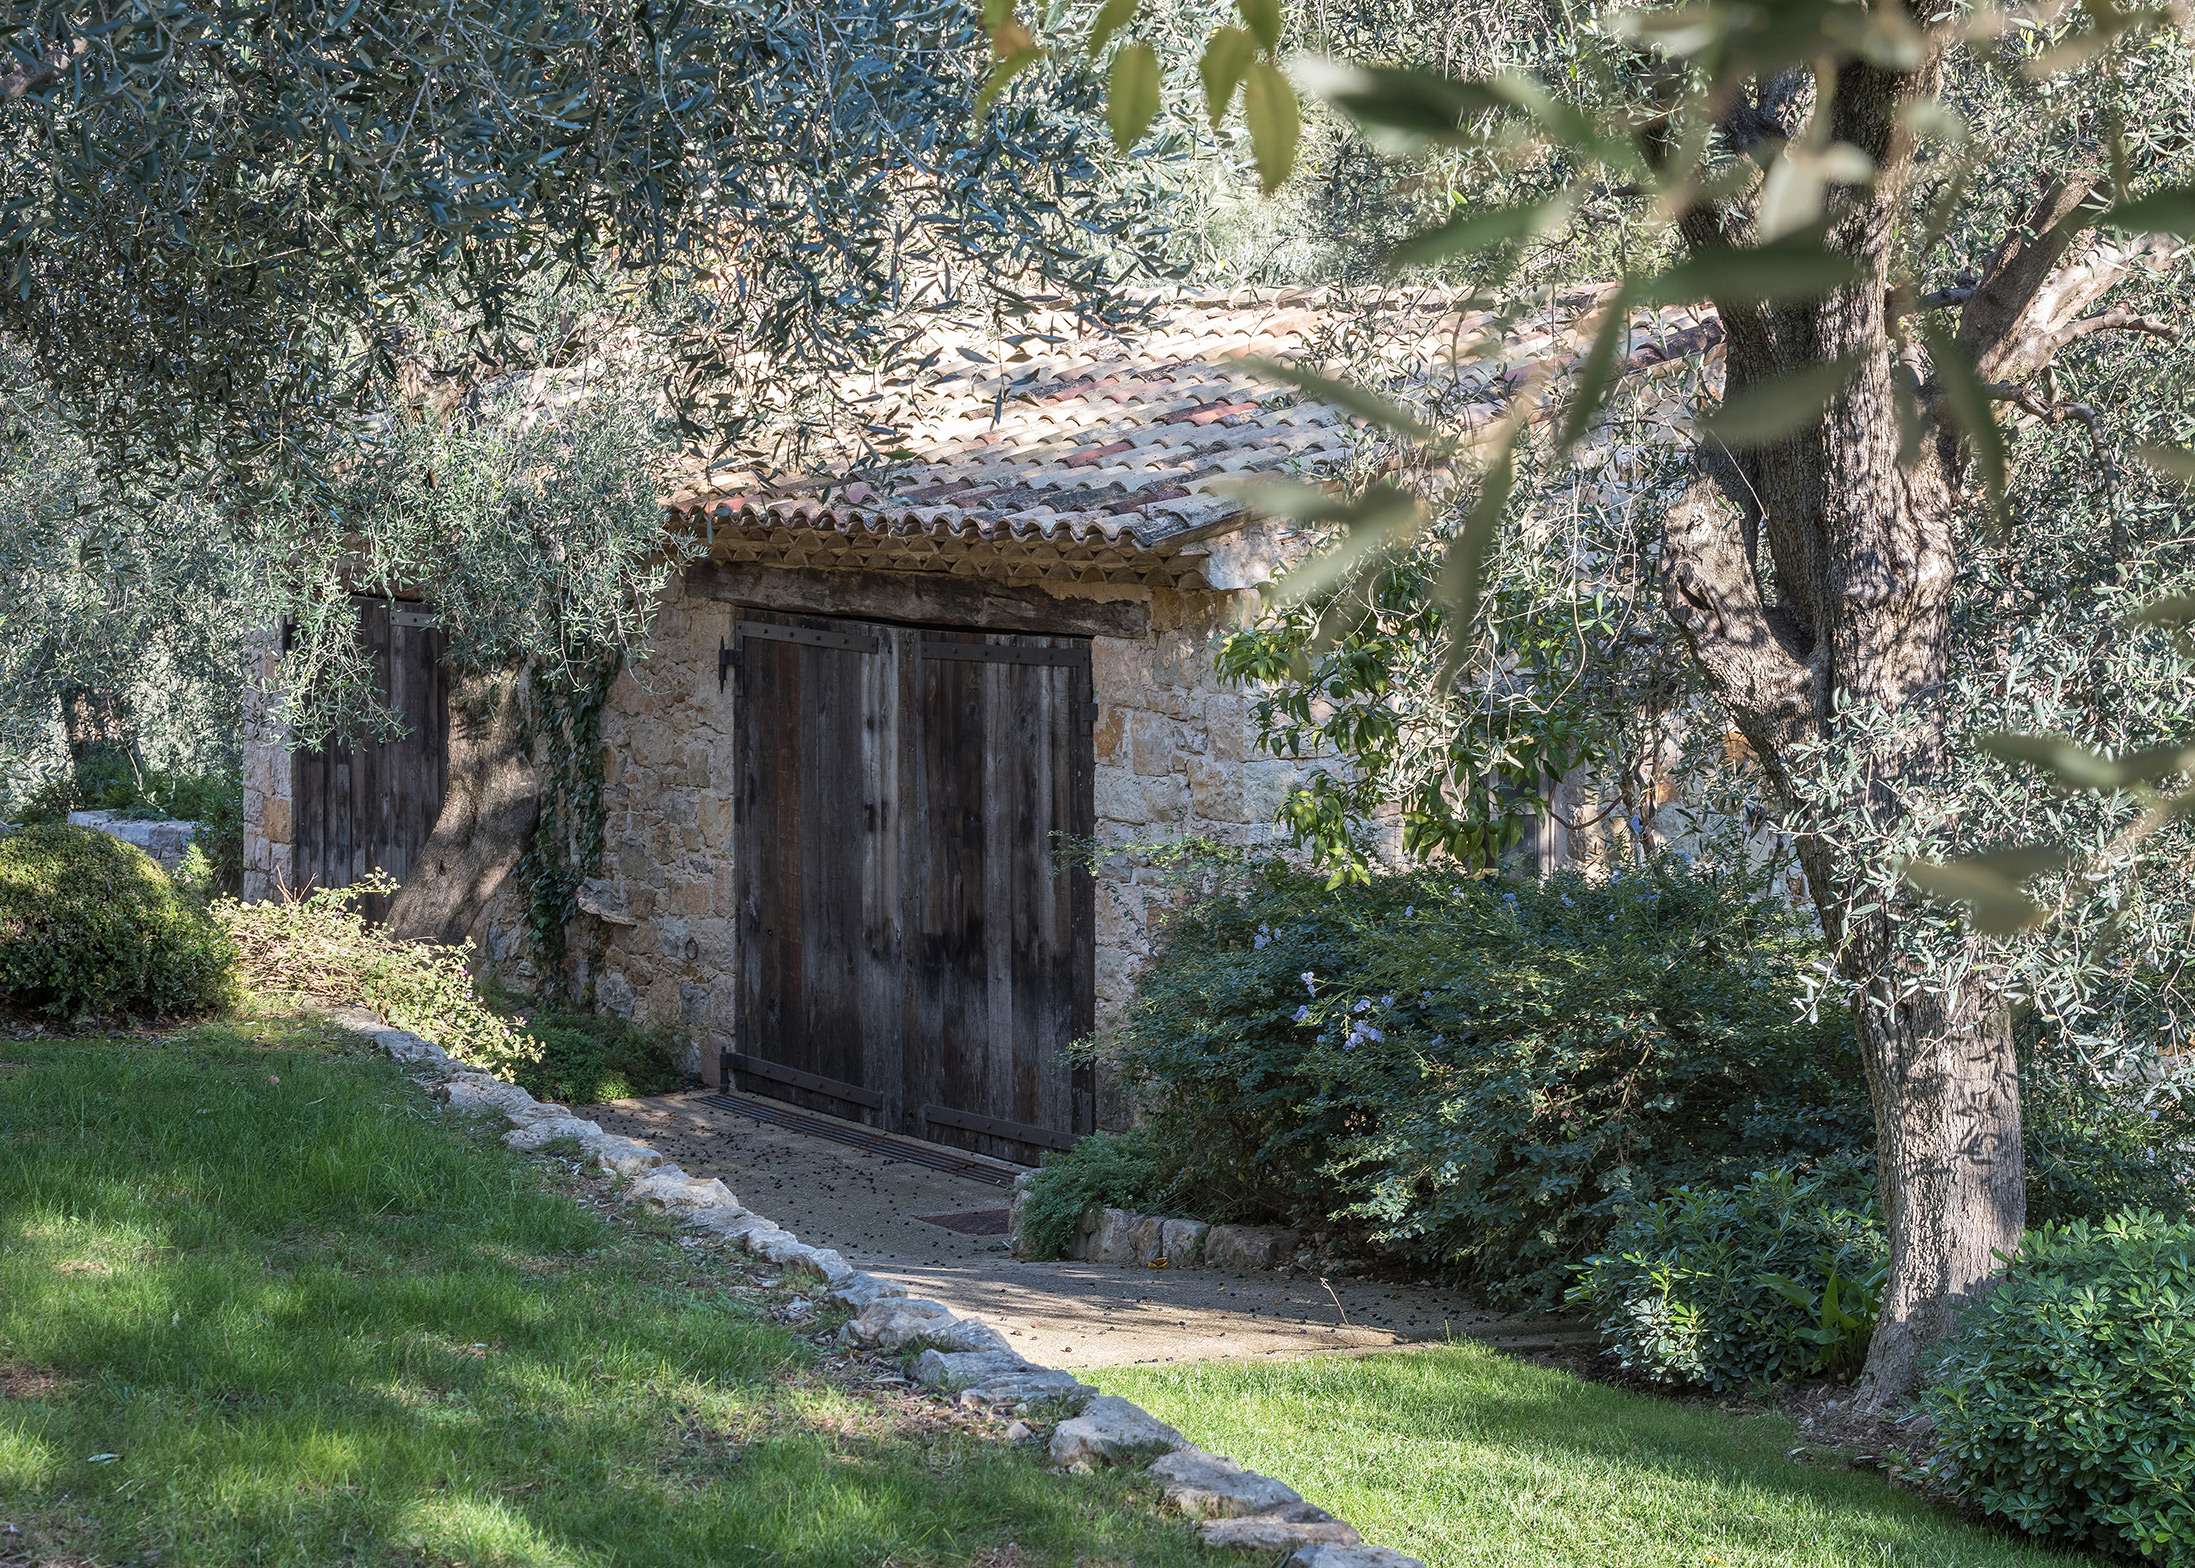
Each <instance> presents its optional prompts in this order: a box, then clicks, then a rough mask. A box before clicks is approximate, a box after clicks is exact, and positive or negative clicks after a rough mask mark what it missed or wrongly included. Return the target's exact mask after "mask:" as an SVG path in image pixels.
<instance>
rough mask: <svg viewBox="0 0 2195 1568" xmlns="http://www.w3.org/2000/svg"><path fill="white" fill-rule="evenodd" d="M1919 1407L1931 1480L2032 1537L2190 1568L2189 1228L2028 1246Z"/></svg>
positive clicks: (2097, 1230)
mask: <svg viewBox="0 0 2195 1568" xmlns="http://www.w3.org/2000/svg"><path fill="white" fill-rule="evenodd" d="M1922 1406H1923V1408H1924V1409H1925V1410H1926V1411H1927V1413H1928V1415H1929V1416H1930V1417H1931V1418H1932V1420H1933V1424H1934V1432H1933V1441H1934V1449H1933V1453H1932V1455H1931V1456H1930V1458H1929V1460H1928V1462H1927V1465H1926V1467H1925V1468H1926V1471H1927V1473H1929V1474H1930V1475H1932V1476H1933V1477H1934V1478H1935V1479H1936V1480H1937V1481H1939V1482H1940V1483H1942V1484H1944V1485H1947V1486H1948V1487H1950V1488H1951V1489H1953V1490H1955V1491H1956V1492H1958V1493H1959V1494H1960V1495H1961V1496H1962V1497H1964V1499H1965V1500H1966V1501H1967V1502H1968V1503H1969V1504H1971V1505H1972V1506H1974V1507H1976V1508H1979V1509H1981V1510H1982V1511H1983V1512H1985V1513H1988V1514H1993V1515H1995V1516H1996V1517H1998V1518H2000V1519H2004V1520H2006V1521H2008V1522H2009V1523H2011V1524H2013V1525H2016V1526H2017V1527H2018V1528H2020V1529H2022V1530H2025V1531H2028V1532H2030V1533H2031V1534H2035V1535H2040V1536H2047V1537H2051V1538H2053V1539H2056V1540H2060V1541H2065V1542H2069V1543H2073V1544H2077V1545H2082V1546H2096V1547H2103V1548H2107V1549H2113V1550H2116V1551H2119V1552H2123V1553H2126V1554H2128V1555H2130V1556H2134V1557H2142V1558H2147V1559H2149V1560H2150V1561H2153V1562H2160V1563H2166V1564H2171V1565H2174V1568H2185V1565H2188V1564H2195V1226H2191V1225H2189V1224H2187V1223H2185V1222H2183V1221H2175V1220H2171V1219H2168V1218H2166V1217H2164V1216H2161V1215H2156V1214H2145V1213H2136V1214H2129V1215H2124V1216H2115V1217H2113V1218H2111V1219H2109V1220H2106V1221H2104V1222H2103V1223H2102V1224H2100V1225H2095V1226H2091V1225H2089V1224H2087V1223H2086V1222H2083V1221H2074V1222H2072V1223H2069V1224H2065V1225H2060V1226H2055V1227H2049V1228H2046V1229H2044V1230H2041V1231H2038V1232H2035V1233H2033V1234H2031V1235H2030V1236H2029V1237H2028V1239H2027V1242H2026V1245H2025V1247H2024V1248H2023V1250H2022V1251H2021V1254H2020V1256H2019V1257H2018V1258H2016V1259H2014V1260H2013V1261H2012V1263H2011V1265H2010V1268H2009V1270H2008V1271H2007V1273H2006V1274H2005V1276H2004V1278H2003V1279H2002V1281H2001V1282H2000V1283H1999V1284H1998V1285H1997V1286H1996V1288H1995V1289H1993V1290H1991V1291H1990V1292H1989V1293H1988V1294H1987V1295H1985V1296H1984V1297H1982V1299H1981V1300H1980V1301H1979V1302H1978V1303H1976V1304H1975V1305H1974V1306H1973V1307H1972V1308H1970V1309H1969V1310H1968V1313H1967V1315H1966V1318H1965V1321H1964V1323H1963V1325H1962V1326H1961V1329H1960V1331H1959V1333H1958V1334H1957V1335H1956V1336H1955V1337H1954V1338H1953V1340H1952V1342H1951V1344H1950V1346H1949V1348H1948V1349H1947V1351H1946V1353H1945V1355H1944V1357H1943V1359H1942V1361H1941V1362H1940V1364H1939V1365H1938V1367H1937V1369H1936V1373H1935V1377H1934V1381H1933V1386H1932V1387H1931V1388H1930V1389H1929V1390H1928V1391H1927V1392H1926V1393H1925V1394H1924V1396H1923V1399H1922Z"/></svg>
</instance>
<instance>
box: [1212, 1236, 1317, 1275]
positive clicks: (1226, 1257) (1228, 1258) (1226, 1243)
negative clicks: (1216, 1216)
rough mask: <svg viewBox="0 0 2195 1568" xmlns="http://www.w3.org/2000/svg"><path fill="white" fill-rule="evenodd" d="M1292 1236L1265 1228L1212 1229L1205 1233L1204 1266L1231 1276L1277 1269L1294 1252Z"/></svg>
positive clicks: (1294, 1240) (1293, 1238) (1294, 1243)
mask: <svg viewBox="0 0 2195 1568" xmlns="http://www.w3.org/2000/svg"><path fill="white" fill-rule="evenodd" d="M1295 1245H1296V1237H1295V1234H1294V1232H1292V1231H1285V1230H1274V1229H1272V1228H1271V1227H1269V1226H1264V1225H1214V1226H1213V1227H1212V1228H1211V1229H1210V1230H1208V1231H1206V1232H1205V1233H1204V1266H1205V1267H1206V1268H1213V1269H1226V1270H1227V1271H1228V1272H1230V1273H1234V1274H1259V1273H1263V1272H1264V1271H1265V1270H1267V1269H1272V1268H1278V1267H1279V1266H1280V1264H1281V1261H1282V1260H1283V1259H1285V1258H1286V1257H1287V1256H1288V1255H1289V1254H1290V1253H1291V1252H1293V1251H1294V1250H1295Z"/></svg>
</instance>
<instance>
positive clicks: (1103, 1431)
mask: <svg viewBox="0 0 2195 1568" xmlns="http://www.w3.org/2000/svg"><path fill="white" fill-rule="evenodd" d="M331 1016H332V1017H333V1018H334V1020H335V1021H336V1022H337V1023H339V1024H341V1025H343V1026H344V1027H345V1028H347V1029H350V1030H352V1031H354V1032H356V1033H358V1034H362V1035H364V1036H366V1037H367V1038H368V1039H370V1040H372V1041H373V1042H374V1044H376V1045H378V1046H379V1047H380V1048H381V1049H382V1050H384V1051H386V1052H387V1053H388V1054H389V1056H390V1057H392V1058H393V1059H394V1060H396V1061H397V1062H398V1063H400V1064H401V1065H403V1066H405V1067H408V1068H412V1069H415V1070H417V1071H418V1072H419V1073H420V1075H421V1076H422V1077H424V1078H428V1079H431V1080H433V1092H434V1094H435V1096H436V1097H437V1098H438V1099H441V1100H443V1101H445V1102H446V1103H447V1104H448V1106H449V1108H450V1109H451V1110H453V1111H457V1112H460V1113H471V1114H476V1115H485V1114H490V1113H492V1114H495V1115H498V1116H501V1117H502V1118H503V1119H504V1120H505V1121H507V1122H509V1123H510V1124H511V1129H510V1131H509V1132H507V1133H505V1134H504V1135H503V1141H504V1143H506V1144H508V1145H509V1146H510V1147H511V1148H514V1149H521V1150H536V1149H543V1148H546V1147H548V1146H549V1145H551V1144H555V1143H559V1142H570V1143H574V1144H577V1145H578V1147H579V1149H580V1151H581V1154H582V1155H583V1157H584V1158H585V1159H586V1161H587V1163H588V1164H589V1165H591V1166H593V1167H594V1168H595V1169H597V1170H599V1171H602V1172H605V1173H606V1174H609V1175H613V1176H618V1177H622V1178H625V1179H626V1182H627V1185H626V1186H625V1188H624V1189H623V1196H624V1198H625V1200H626V1201H627V1202H630V1203H637V1204H641V1205H644V1206H646V1207H648V1208H651V1209H655V1210H658V1211H661V1212H663V1213H667V1214H670V1215H672V1216H674V1217H676V1218H677V1219H678V1221H679V1223H680V1224H681V1225H683V1226H685V1227H686V1228H688V1229H690V1230H697V1231H703V1232H706V1233H707V1234H709V1235H712V1236H718V1237H722V1238H723V1239H725V1240H727V1241H733V1242H736V1243H737V1244H738V1245H739V1246H740V1247H741V1248H743V1249H744V1250H745V1251H747V1252H749V1253H751V1254H753V1255H754V1256H756V1257H758V1258H762V1259H764V1260H766V1261H767V1262H770V1263H772V1264H775V1265H777V1266H778V1267H780V1268H782V1269H785V1270H786V1271H788V1272H799V1273H805V1274H809V1275H812V1276H813V1277H814V1278H815V1279H817V1280H818V1281H820V1282H821V1283H822V1285H823V1286H824V1293H825V1294H826V1295H827V1296H828V1297H829V1298H830V1299H831V1300H833V1301H835V1302H838V1303H840V1304H841V1305H843V1306H846V1307H848V1308H850V1309H851V1310H852V1311H853V1314H854V1315H853V1317H851V1318H850V1319H848V1321H847V1323H846V1325H845V1327H844V1328H842V1329H841V1330H840V1331H839V1337H840V1339H841V1340H842V1341H844V1342H845V1343H847V1344H849V1345H855V1346H860V1347H863V1348H866V1349H871V1350H879V1351H885V1352H893V1353H900V1354H905V1355H910V1356H912V1357H913V1364H912V1368H911V1371H912V1375H913V1377H914V1379H915V1381H916V1382H918V1383H920V1384H922V1385H923V1386H924V1387H926V1388H928V1389H930V1390H932V1391H933V1392H934V1393H936V1394H938V1395H939V1396H941V1397H944V1398H949V1399H955V1400H957V1401H958V1402H959V1403H960V1404H962V1405H966V1406H972V1407H976V1408H981V1409H988V1410H993V1411H997V1412H999V1413H1001V1414H1004V1413H1012V1414H1014V1415H1017V1416H1026V1415H1037V1416H1039V1417H1042V1416H1044V1415H1047V1414H1056V1415H1057V1417H1058V1421H1057V1424H1056V1425H1055V1426H1054V1427H1053V1429H1052V1437H1051V1448H1050V1453H1051V1460H1052V1463H1053V1464H1054V1465H1055V1466H1056V1467H1058V1468H1060V1469H1062V1470H1084V1471H1087V1470H1096V1469H1100V1468H1104V1467H1107V1466H1116V1465H1119V1466H1131V1467H1136V1468H1144V1469H1148V1470H1149V1472H1150V1474H1151V1475H1152V1477H1153V1478H1154V1479H1155V1480H1157V1482H1158V1483H1159V1485H1160V1487H1161V1488H1162V1489H1163V1491H1164V1492H1165V1495H1166V1500H1167V1502H1168V1503H1170V1504H1172V1505H1173V1506H1174V1507H1175V1508H1176V1509H1178V1510H1179V1511H1180V1512H1182V1513H1183V1514H1186V1515H1187V1516H1188V1517H1190V1518H1192V1519H1194V1520H1197V1521H1199V1522H1198V1526H1197V1530H1198V1534H1199V1535H1200V1536H1202V1538H1203V1539H1204V1541H1205V1542H1206V1544H1208V1545H1211V1546H1222V1547H1237V1548H1240V1549H1243V1550H1247V1551H1256V1552H1263V1553H1265V1554H1267V1556H1268V1557H1271V1556H1273V1555H1275V1554H1278V1553H1281V1552H1287V1553H1289V1556H1288V1557H1287V1559H1286V1562H1287V1564H1288V1565H1289V1568H1424V1564H1422V1563H1420V1562H1419V1561H1418V1560H1417V1559H1416V1558H1414V1557H1405V1556H1404V1555H1403V1554H1402V1553H1400V1552H1394V1551H1389V1550H1387V1549H1386V1548H1385V1547H1379V1546H1367V1545H1365V1544H1364V1543H1363V1540H1362V1538H1361V1537H1359V1536H1358V1534H1357V1532H1356V1531H1355V1530H1354V1529H1352V1528H1351V1527H1350V1526H1349V1525H1347V1524H1345V1523H1344V1522H1342V1521H1341V1520H1339V1519H1336V1518H1334V1517H1333V1515H1331V1514H1329V1513H1326V1512H1324V1511H1323V1510H1321V1509H1318V1508H1315V1507H1313V1506H1312V1505H1311V1504H1309V1503H1306V1502H1305V1501H1304V1500H1303V1499H1302V1497H1301V1496H1299V1495H1298V1494H1297V1493H1296V1492H1295V1491H1294V1490H1292V1489H1291V1488H1289V1487H1287V1486H1285V1485H1283V1484H1282V1483H1281V1482H1279V1481H1276V1480H1274V1479H1273V1478H1272V1477H1270V1476H1263V1475H1259V1474H1257V1473H1256V1472H1255V1471H1251V1470H1245V1469H1243V1468H1242V1466H1240V1465H1238V1464H1236V1463H1235V1462H1234V1461H1232V1460H1230V1459H1224V1458H1221V1457H1220V1456H1219V1455H1217V1454H1211V1453H1206V1452H1205V1451H1204V1450H1203V1449H1201V1448H1197V1447H1195V1446H1193V1445H1192V1444H1191V1443H1190V1442H1189V1441H1188V1440H1187V1439H1186V1438H1184V1437H1183V1436H1182V1435H1181V1434H1180V1433H1179V1432H1177V1431H1175V1430H1174V1429H1173V1428H1172V1427H1170V1426H1167V1425H1166V1424H1165V1423H1164V1422H1161V1421H1160V1420H1158V1419H1157V1418H1156V1417H1154V1416H1152V1415H1150V1414H1149V1413H1148V1412H1146V1411H1144V1410H1142V1409H1140V1408H1139V1407H1137V1406H1136V1405H1133V1404H1130V1403H1129V1402H1128V1401H1127V1400H1125V1399H1117V1398H1115V1397H1114V1396H1112V1395H1110V1394H1100V1393H1098V1391H1097V1390H1096V1389H1094V1388H1091V1387H1090V1386H1089V1385H1088V1384H1086V1383H1083V1382H1081V1381H1080V1380H1078V1379H1077V1378H1076V1377H1075V1376H1074V1375H1073V1374H1072V1373H1068V1372H1061V1371H1058V1370H1056V1369H1054V1368H1051V1367H1042V1366H1038V1365H1036V1364H1035V1363H1034V1362H1031V1361H1028V1360H1026V1359H1024V1358H1023V1357H1022V1356H1020V1355H1019V1354H1017V1353H1016V1352H1015V1351H1014V1350H1013V1349H1011V1348H1010V1347H1009V1346H1008V1345H1007V1343H1006V1340H1005V1337H1004V1336H1003V1335H1001V1334H1000V1333H999V1332H998V1330H997V1329H995V1328H992V1327H991V1326H990V1325H989V1324H987V1323H980V1322H977V1321H976V1320H975V1319H973V1318H964V1317H961V1316H959V1315H958V1314H956V1313H955V1312H953V1311H952V1309H951V1308H949V1307H947V1306H945V1305H944V1304H943V1303H941V1302H936V1301H924V1300H920V1299H917V1298H914V1297H910V1296H909V1295H908V1294H907V1292H906V1289H905V1287H903V1286H900V1285H897V1284H895V1283H893V1282H892V1281H891V1280H888V1279H883V1278H880V1277H878V1276H877V1275H874V1274H869V1273H866V1272H864V1271H862V1270H860V1269H857V1268H855V1267H854V1266H853V1265H852V1264H850V1263H848V1262H847V1261H846V1259H845V1258H844V1257H843V1256H842V1255H841V1254H839V1253H837V1252H835V1251H833V1250H831V1249H830V1248H828V1247H811V1246H809V1245H808V1244H807V1243H805V1242H803V1241H801V1240H800V1238H799V1237H797V1236H795V1235H794V1234H793V1233H792V1232H791V1231H788V1230H786V1229H784V1228H783V1227H782V1226H780V1225H777V1224H774V1223H772V1222H771V1221H769V1220H767V1219H765V1218H763V1217H762V1216H761V1215H759V1214H756V1213H754V1212H753V1211H751V1210H749V1209H747V1208H745V1207H743V1206H742V1205H741V1204H740V1202H739V1200H738V1199H737V1198H736V1197H734V1196H733V1195H732V1192H731V1189H730V1188H728V1187H726V1186H725V1185H724V1183H723V1182H721V1181H718V1180H716V1179H715V1178H714V1177H699V1176H690V1175H688V1174H687V1173H686V1172H685V1171H683V1170H681V1169H680V1168H679V1167H678V1166H676V1165H673V1164H672V1163H670V1162H669V1161H668V1160H666V1159H664V1157H663V1156H662V1155H661V1154H659V1153H658V1152H656V1151H655V1150H654V1149H652V1148H650V1147H649V1146H648V1145H647V1144H645V1143H642V1142H640V1141H638V1140H637V1139H633V1138H624V1137H620V1136H618V1135H617V1134H615V1133H610V1132H605V1131H603V1129H602V1128H601V1127H600V1126H599V1125H598V1124H597V1123H594V1122H591V1121H587V1120H585V1119H583V1118H581V1117H577V1116H574V1115H573V1114H572V1113H571V1111H570V1109H569V1108H568V1107H566V1106H562V1105H551V1104H544V1103H542V1102H541V1101H538V1100H536V1099H535V1098H534V1097H533V1096H532V1095H530V1094H528V1093H527V1092H526V1091H525V1090H524V1089H521V1088H519V1087H518V1086H517V1085H516V1084H513V1083H507V1082H505V1081H504V1080H502V1079H500V1078H497V1077H495V1076H494V1075H493V1074H491V1073H484V1072H476V1071H472V1070H470V1069H468V1068H466V1067H465V1066H464V1065H463V1064H462V1063H460V1062H458V1061H455V1060H454V1059H452V1058H451V1057H450V1056H449V1055H448V1054H447V1053H446V1052H444V1051H443V1050H442V1048H441V1047H440V1046H437V1045H432V1044H430V1043H429V1042H427V1041H425V1040H423V1039H421V1038H420V1037H419V1036H418V1035H415V1034H411V1033H409V1032H407V1031H405V1030H402V1029H394V1028H391V1027H389V1026H388V1025H387V1024H385V1023H383V1022H382V1021H381V1020H380V1019H379V1018H376V1017H374V1016H373V1015H372V1014H371V1013H365V1012H357V1011H343V1012H337V1013H334V1014H332V1015H331ZM1107 1212H1109V1213H1118V1212H1120V1211H1118V1210H1109V1211H1107ZM1228 1228H1240V1227H1228Z"/></svg>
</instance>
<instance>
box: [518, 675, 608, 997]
mask: <svg viewBox="0 0 2195 1568" xmlns="http://www.w3.org/2000/svg"><path fill="white" fill-rule="evenodd" d="M618 668H619V665H618V661H616V660H613V659H604V660H602V661H600V662H598V663H597V664H596V665H595V667H594V668H592V669H590V670H587V671H584V672H581V673H579V674H578V675H577V677H576V679H574V680H572V681H570V682H565V681H560V680H558V679H556V678H554V677H553V676H544V675H542V674H539V673H537V674H536V676H535V677H534V679H533V680H532V681H531V682H530V691H531V696H532V704H531V707H530V709H529V712H528V715H527V725H526V729H525V734H524V739H525V742H526V744H527V745H528V746H529V747H530V749H531V750H532V751H533V752H534V754H535V755H536V756H540V757H544V758H546V759H547V767H546V769H545V770H544V773H543V777H542V788H541V809H540V812H539V814H538V815H537V816H536V817H535V819H534V825H533V830H532V832H531V834H530V835H529V836H528V838H527V840H526V847H525V849H524V850H523V851H521V852H520V854H519V857H518V867H517V871H518V883H519V886H520V887H521V888H523V889H524V890H525V893H526V930H527V934H528V935H529V936H531V937H532V939H533V944H534V951H535V952H536V953H537V954H538V955H539V958H540V964H541V971H542V973H543V974H545V975H547V976H548V977H549V983H550V984H551V985H553V986H556V987H559V988H562V987H563V986H564V985H565V983H566V976H565V963H564V957H565V942H566V936H567V933H568V932H569V931H570V929H571V924H572V921H573V920H575V919H576V918H578V915H579V889H580V885H581V884H582V883H584V882H585V881H586V880H587V879H588V878H589V877H590V876H592V875H594V868H595V867H596V866H597V865H598V864H600V863H601V860H602V846H603V838H604V835H605V833H606V831H607V829H608V817H607V815H606V810H607V808H606V807H605V806H604V804H603V799H602V783H603V766H604V761H605V758H606V756H607V753H606V752H605V751H604V749H603V746H602V705H603V703H604V702H605V701H607V700H608V698H609V695H610V686H611V683H612V682H613V681H615V680H616V679H617V672H618Z"/></svg>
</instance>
